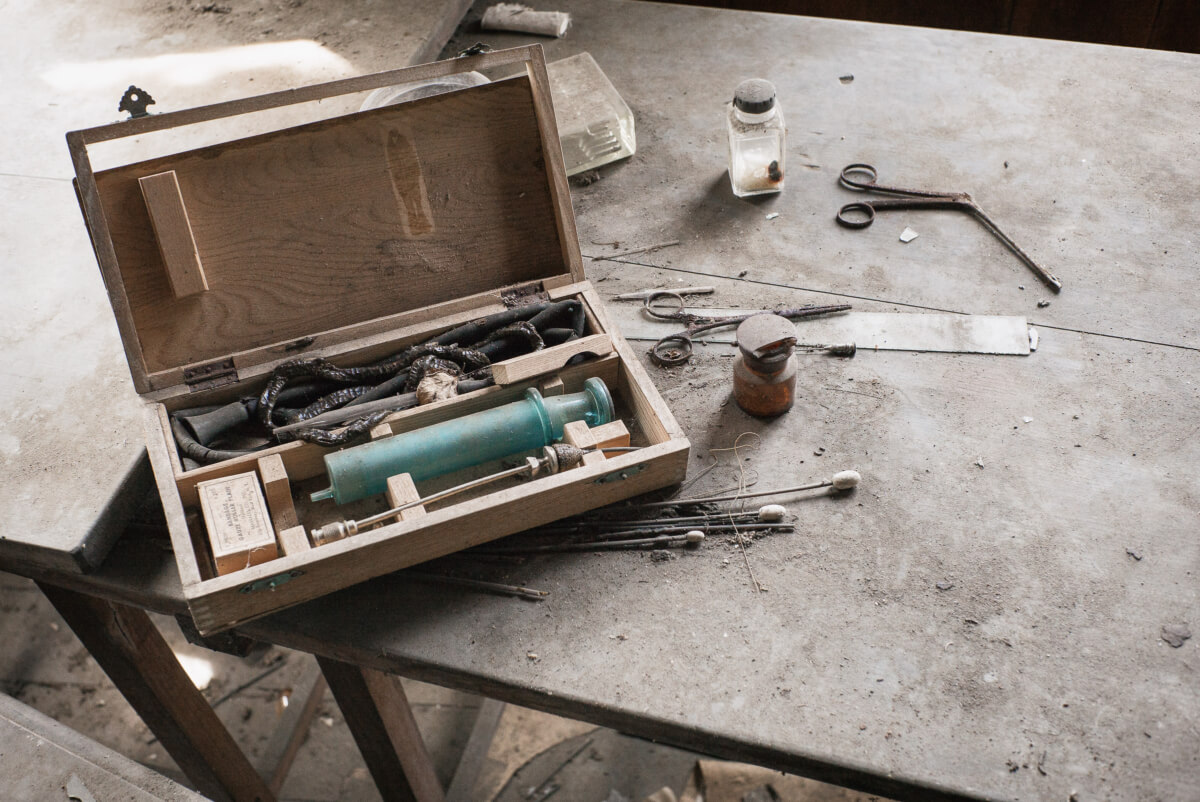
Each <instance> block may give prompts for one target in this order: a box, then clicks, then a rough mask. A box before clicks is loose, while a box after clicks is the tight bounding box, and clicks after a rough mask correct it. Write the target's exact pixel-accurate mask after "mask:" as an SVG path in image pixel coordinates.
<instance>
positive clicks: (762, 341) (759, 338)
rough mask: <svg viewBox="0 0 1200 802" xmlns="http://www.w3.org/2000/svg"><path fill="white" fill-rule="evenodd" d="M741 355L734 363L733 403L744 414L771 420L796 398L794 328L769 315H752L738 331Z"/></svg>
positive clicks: (743, 322)
mask: <svg viewBox="0 0 1200 802" xmlns="http://www.w3.org/2000/svg"><path fill="white" fill-rule="evenodd" d="M737 343H738V349H739V351H740V352H741V353H739V354H738V356H737V359H736V360H734V363H733V400H734V401H736V402H737V405H738V406H739V407H741V408H742V410H743V411H744V412H747V413H749V414H750V415H754V416H756V417H760V418H773V417H775V416H776V415H782V414H783V413H785V412H787V411H788V410H789V409H791V408H792V403H793V402H794V401H795V398H796V356H795V353H794V351H795V347H796V326H795V324H793V323H792V322H791V321H790V320H788V319H787V318H785V317H780V316H779V315H774V314H771V313H769V312H767V313H764V314H761V315H753V316H752V317H748V318H746V319H745V320H744V321H742V323H741V325H739V326H738V328H737Z"/></svg>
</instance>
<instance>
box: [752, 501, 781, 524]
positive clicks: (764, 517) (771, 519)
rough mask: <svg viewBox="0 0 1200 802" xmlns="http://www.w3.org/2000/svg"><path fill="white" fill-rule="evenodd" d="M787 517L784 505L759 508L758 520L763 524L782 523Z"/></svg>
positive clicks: (767, 505) (768, 505) (769, 505)
mask: <svg viewBox="0 0 1200 802" xmlns="http://www.w3.org/2000/svg"><path fill="white" fill-rule="evenodd" d="M785 515H787V510H786V509H785V508H784V506H783V505H782V504H766V505H764V506H762V507H759V508H758V520H760V521H762V522H763V523H775V522H776V521H782V520H783V516H785Z"/></svg>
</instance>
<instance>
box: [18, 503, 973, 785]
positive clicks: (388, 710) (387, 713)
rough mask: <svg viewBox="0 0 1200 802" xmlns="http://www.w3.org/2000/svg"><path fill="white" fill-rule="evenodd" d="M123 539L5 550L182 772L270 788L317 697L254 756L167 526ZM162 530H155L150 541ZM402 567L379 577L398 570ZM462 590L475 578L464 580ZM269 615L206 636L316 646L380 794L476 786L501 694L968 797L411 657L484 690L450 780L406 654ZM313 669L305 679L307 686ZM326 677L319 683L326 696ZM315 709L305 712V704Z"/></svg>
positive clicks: (664, 735)
mask: <svg viewBox="0 0 1200 802" xmlns="http://www.w3.org/2000/svg"><path fill="white" fill-rule="evenodd" d="M137 529H138V530H139V531H137V532H136V533H128V534H127V535H126V536H125V537H123V538H122V539H121V540H119V541H118V543H117V544H116V546H115V547H114V549H113V551H112V553H111V554H110V555H109V558H108V560H107V561H106V562H105V563H104V564H103V565H102V566H101V568H100V569H99V570H97V571H96V572H94V573H91V574H67V573H59V572H54V571H48V570H47V569H45V568H42V567H36V566H28V565H23V564H7V563H0V570H4V571H9V572H11V573H14V574H17V575H21V576H25V577H28V578H30V579H33V580H34V581H35V582H36V583H37V585H38V587H39V588H40V589H41V591H42V592H43V593H44V594H45V596H46V597H47V599H49V601H50V602H51V604H53V605H54V607H55V609H56V610H57V611H58V612H59V614H60V615H62V617H63V619H64V620H65V621H66V622H67V624H68V626H70V627H71V629H72V631H73V632H75V634H76V636H77V637H78V638H79V639H80V641H81V642H82V643H83V644H84V646H85V647H86V648H87V649H88V651H89V652H90V653H91V655H92V657H93V658H95V660H96V662H97V663H98V664H99V665H100V667H101V668H102V669H103V670H104V672H105V673H106V674H107V675H108V676H109V678H110V679H111V680H112V681H113V684H114V685H115V686H116V687H117V689H118V690H119V691H120V692H121V694H122V695H123V696H124V697H125V698H126V699H127V700H128V701H129V703H130V705H131V706H132V707H133V708H134V710H136V711H137V713H138V715H139V716H141V717H142V720H143V721H144V722H145V723H146V725H147V727H148V728H149V729H150V730H151V732H153V733H154V735H155V736H156V737H157V738H158V739H159V740H160V741H161V742H162V744H163V746H164V748H166V749H167V752H168V753H169V754H170V755H171V757H172V758H173V759H174V760H175V762H176V763H177V764H178V765H179V767H180V769H182V770H183V772H184V774H185V775H186V776H187V777H188V779H189V780H191V782H192V783H193V784H194V785H195V786H196V788H197V789H198V790H199V791H200V792H201V793H203V794H205V795H206V796H209V797H211V798H213V799H215V800H231V801H232V802H243V801H244V802H271V801H272V800H274V799H275V798H276V795H277V794H278V791H279V789H280V787H281V786H282V785H283V781H284V779H285V778H286V774H287V770H288V768H289V767H290V765H291V761H292V759H294V757H295V751H296V748H298V746H299V743H300V741H301V739H302V735H303V733H304V731H305V730H306V728H307V726H308V723H309V721H311V718H312V714H314V713H315V710H316V701H315V700H313V699H311V697H310V698H309V699H306V700H304V701H301V702H300V704H297V705H293V707H295V708H297V711H296V713H295V714H294V715H293V716H289V717H287V718H285V720H284V721H282V722H281V723H280V726H279V731H278V732H277V733H276V735H275V737H274V738H273V739H272V741H271V743H270V744H268V748H267V749H266V754H265V757H264V760H263V762H262V765H260V766H258V767H256V766H254V765H253V764H252V763H251V762H250V760H249V759H248V758H247V757H246V755H245V754H244V753H242V751H241V750H240V749H239V747H238V746H237V744H236V743H235V742H234V740H233V738H232V736H231V735H230V733H229V732H228V730H227V729H226V728H225V726H224V725H223V724H222V723H221V721H220V720H219V719H218V718H217V716H216V714H215V713H214V712H213V710H212V708H211V707H210V706H209V703H208V700H207V699H205V698H204V696H203V695H202V694H201V693H200V691H198V690H197V689H196V687H195V685H194V684H193V683H192V681H191V680H190V678H189V677H188V676H187V674H186V673H185V672H184V671H183V668H182V666H180V664H179V661H178V660H177V659H176V658H175V655H174V653H173V652H172V651H171V649H170V648H169V646H168V645H167V643H166V641H165V640H164V638H163V636H162V634H161V632H159V630H158V628H157V626H156V625H155V624H154V623H153V621H152V620H151V619H150V616H149V613H151V612H153V613H161V614H166V615H173V616H175V617H176V618H177V619H180V620H181V622H182V623H184V624H185V625H186V623H187V621H188V620H190V619H189V618H188V614H187V605H186V602H185V601H184V599H183V594H182V589H181V586H180V584H179V579H178V573H177V569H176V566H175V564H174V561H173V559H172V557H171V554H170V552H167V551H165V550H164V549H162V548H161V545H162V543H163V542H164V541H165V540H166V538H167V534H166V532H165V530H164V531H162V532H161V533H157V534H155V533H153V532H151V533H149V534H150V538H147V534H148V533H147V530H146V527H145V526H144V525H138V526H137ZM154 540H157V541H158V542H154ZM398 577H400V575H399V574H397V575H393V576H392V577H383V578H381V579H378V580H374V582H388V581H395V579H397V578H398ZM464 592H466V591H464ZM280 618H281V617H280V616H274V617H268V618H265V619H260V620H258V621H255V622H251V623H250V624H247V625H246V626H245V627H243V628H240V629H235V630H231V631H229V632H228V633H222V634H221V635H220V636H217V638H214V639H210V641H211V643H205V644H203V645H206V646H209V648H215V649H216V650H218V651H229V650H230V649H229V648H228V641H229V640H230V639H231V638H232V639H246V638H248V639H251V640H254V641H260V642H265V643H274V644H277V645H279V646H283V647H285V648H290V649H295V650H298V651H302V652H305V653H309V654H313V655H314V656H315V657H316V662H317V664H318V665H319V666H320V673H321V675H322V676H323V677H324V681H325V682H326V683H328V687H329V689H330V690H331V691H332V692H333V696H334V699H335V700H336V701H337V704H338V707H339V708H340V709H341V712H342V715H343V718H344V719H345V721H346V725H347V727H348V728H349V730H350V732H351V734H352V736H353V737H354V740H355V743H356V744H357V745H358V747H359V751H360V752H361V754H362V756H363V761H364V763H365V764H366V766H367V768H368V770H369V771H370V772H371V776H372V777H373V778H374V780H375V783H376V786H377V787H378V789H379V792H380V795H381V796H382V797H383V799H384V800H388V802H390V801H391V800H404V801H406V802H407V801H408V800H413V801H415V802H443V800H448V802H463V800H467V799H469V798H470V797H469V796H468V795H467V794H469V791H470V788H471V785H472V783H473V781H474V776H475V775H474V769H475V768H476V767H477V765H476V764H478V762H479V761H478V758H479V756H480V755H483V754H486V750H487V747H488V745H489V744H490V740H491V733H492V732H494V730H495V726H496V724H497V722H498V719H499V715H500V714H501V712H502V708H503V703H504V702H511V703H515V704H520V705H522V706H525V707H529V708H533V709H537V710H541V711H543V712H548V713H552V714H555V715H561V716H564V717H567V718H573V719H577V720H583V721H588V722H590V723H593V724H596V725H599V726H604V727H609V728H613V729H617V730H619V731H621V732H623V733H626V734H629V735H633V736H637V737H642V738H645V739H647V740H651V741H655V742H660V743H665V744H669V745H672V746H675V747H678V748H682V749H689V750H692V751H695V752H698V753H701V754H705V755H711V756H713V757H717V758H723V759H728V760H736V761H741V762H749V763H755V764H758V765H761V766H765V767H768V768H772V769H776V770H779V771H783V772H787V773H791V774H797V775H801V776H806V777H810V778H812V779H816V780H821V781H823V782H828V783H832V784H834V785H839V786H843V787H846V788H853V789H857V790H860V791H864V792H867V793H874V794H880V795H883V796H887V797H889V798H893V799H897V800H905V799H912V800H971V799H982V798H986V797H982V796H974V795H966V794H963V793H959V792H957V791H954V790H951V789H948V788H945V787H942V786H940V785H938V784H936V783H929V782H924V781H920V780H915V779H913V778H901V777H895V776H884V775H881V774H879V773H877V772H873V771H871V770H870V767H867V766H857V765H854V764H849V763H841V764H837V763H830V762H826V761H816V760H812V759H810V758H807V757H805V756H802V755H796V754H791V753H787V752H784V751H781V750H779V749H774V748H771V747H768V746H762V745H755V744H750V743H745V742H741V741H738V740H735V739H733V738H730V737H728V736H722V735H718V734H715V733H712V732H708V731H705V730H702V729H699V728H688V727H680V726H679V725H677V724H672V723H670V722H667V721H664V720H660V719H659V718H657V717H655V716H654V715H652V714H646V715H630V714H629V713H628V712H625V711H621V710H619V709H617V708H616V707H612V706H609V705H607V704H606V703H603V702H591V703H585V702H583V701H581V700H571V699H566V698H562V697H559V696H555V695H552V694H538V693H537V692H536V691H533V690H531V689H529V688H523V687H522V688H517V687H511V686H498V685H495V684H493V683H491V682H489V681H488V680H486V679H484V678H480V677H475V676H471V675H467V674H462V673H457V672H455V673H446V672H445V670H444V669H443V668H442V667H437V666H421V665H413V666H405V667H403V674H404V675H405V676H411V677H412V678H413V679H419V680H421V681H428V682H432V683H434V684H438V685H442V686H444V687H449V688H453V689H455V690H462V691H465V692H468V693H475V694H481V695H483V696H484V697H485V700H484V705H483V706H482V707H481V710H480V714H479V716H478V717H477V720H476V723H475V726H474V729H473V732H472V733H471V735H470V737H469V738H468V748H467V749H466V750H465V751H464V755H463V757H462V759H461V760H460V763H459V766H458V769H457V771H456V774H455V776H454V778H453V780H452V781H451V783H450V786H449V788H448V789H445V790H444V789H443V788H442V786H441V784H440V782H439V780H438V778H437V776H436V773H435V771H434V768H433V763H432V761H431V759H430V756H429V752H428V750H427V748H426V746H425V743H424V741H423V739H422V737H421V734H420V732H419V731H418V729H417V726H416V722H415V720H414V718H413V714H412V710H411V708H410V706H409V703H408V699H407V698H406V696H405V694H404V690H403V688H402V687H401V685H400V682H399V681H398V679H397V677H396V676H395V674H396V673H397V671H396V669H397V666H395V665H394V664H392V663H390V662H389V661H388V660H386V659H384V658H382V657H380V656H376V655H368V654H366V653H360V652H353V650H351V649H347V648H346V647H345V646H344V645H341V644H327V643H320V642H317V641H315V640H314V639H313V637H312V635H311V634H309V633H305V632H303V631H299V629H298V628H296V627H294V626H290V625H289V624H288V623H286V616H284V617H283V618H284V619H285V620H284V623H282V624H281V623H280ZM304 684H305V683H304V682H301V683H300V685H301V686H303V685H304ZM322 690H323V688H321V687H319V686H318V687H316V688H315V689H314V691H313V693H314V694H315V695H316V696H317V697H318V698H319V696H320V694H321V692H322ZM306 712H307V716H306V715H305V713H306Z"/></svg>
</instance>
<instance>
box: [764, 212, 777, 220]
mask: <svg viewBox="0 0 1200 802" xmlns="http://www.w3.org/2000/svg"><path fill="white" fill-rule="evenodd" d="M778 216H779V212H771V213H770V214H769V215H767V219H768V220H774V219H775V218H776V217H778Z"/></svg>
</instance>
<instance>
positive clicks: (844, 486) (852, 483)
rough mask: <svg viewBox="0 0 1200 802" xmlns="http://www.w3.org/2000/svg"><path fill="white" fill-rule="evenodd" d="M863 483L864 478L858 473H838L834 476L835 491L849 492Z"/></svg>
mask: <svg viewBox="0 0 1200 802" xmlns="http://www.w3.org/2000/svg"><path fill="white" fill-rule="evenodd" d="M861 481H862V476H860V475H859V473H858V471H838V472H837V473H835V474H834V475H833V481H832V484H833V489H834V490H849V489H850V488H852V487H857V486H858V483H859V482H861Z"/></svg>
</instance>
